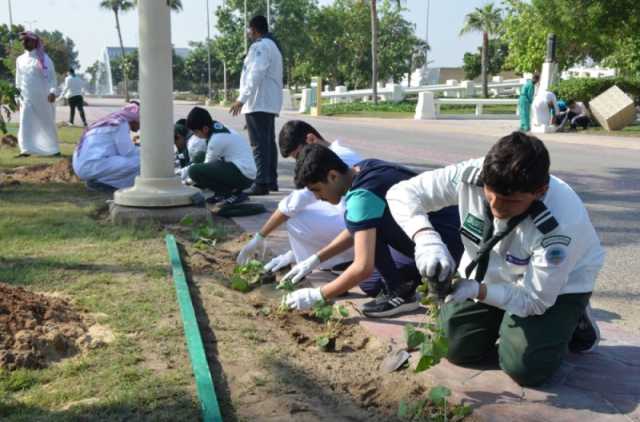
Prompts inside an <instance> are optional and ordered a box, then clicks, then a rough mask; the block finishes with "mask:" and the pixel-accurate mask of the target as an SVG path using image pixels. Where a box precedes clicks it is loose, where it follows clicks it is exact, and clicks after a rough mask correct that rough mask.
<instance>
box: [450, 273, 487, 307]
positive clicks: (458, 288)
mask: <svg viewBox="0 0 640 422" xmlns="http://www.w3.org/2000/svg"><path fill="white" fill-rule="evenodd" d="M452 287H453V292H452V293H450V294H448V295H447V297H446V298H445V299H444V303H449V302H454V303H461V302H464V301H465V300H467V299H476V298H477V297H478V294H480V283H478V282H477V281H475V280H469V279H466V278H463V279H460V280H459V281H456V282H455V283H454V284H453V286H452Z"/></svg>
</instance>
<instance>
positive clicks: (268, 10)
mask: <svg viewBox="0 0 640 422" xmlns="http://www.w3.org/2000/svg"><path fill="white" fill-rule="evenodd" d="M267 25H268V26H269V30H271V1H270V0H267Z"/></svg>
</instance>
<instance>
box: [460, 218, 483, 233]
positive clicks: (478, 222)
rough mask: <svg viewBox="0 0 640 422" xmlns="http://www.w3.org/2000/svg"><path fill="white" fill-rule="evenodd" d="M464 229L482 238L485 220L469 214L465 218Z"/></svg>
mask: <svg viewBox="0 0 640 422" xmlns="http://www.w3.org/2000/svg"><path fill="white" fill-rule="evenodd" d="M462 227H464V228H465V229H467V230H469V231H470V232H471V233H473V234H475V235H477V236H479V237H480V238H482V233H483V231H484V220H483V219H481V218H478V217H476V216H475V215H473V214H467V216H466V217H465V218H464V222H463V223H462Z"/></svg>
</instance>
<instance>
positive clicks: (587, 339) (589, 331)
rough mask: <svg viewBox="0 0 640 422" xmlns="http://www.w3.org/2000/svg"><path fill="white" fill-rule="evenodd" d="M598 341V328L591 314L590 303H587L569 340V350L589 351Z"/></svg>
mask: <svg viewBox="0 0 640 422" xmlns="http://www.w3.org/2000/svg"><path fill="white" fill-rule="evenodd" d="M599 342H600V329H598V325H597V324H596V320H595V319H594V318H593V315H592V314H591V305H587V307H586V308H585V309H584V312H583V313H582V316H581V317H580V319H579V320H578V326H577V327H576V330H575V331H574V332H573V336H572V337H571V340H570V341H569V350H570V351H571V352H573V353H589V352H591V351H592V350H593V349H595V348H596V346H597V345H598V343H599Z"/></svg>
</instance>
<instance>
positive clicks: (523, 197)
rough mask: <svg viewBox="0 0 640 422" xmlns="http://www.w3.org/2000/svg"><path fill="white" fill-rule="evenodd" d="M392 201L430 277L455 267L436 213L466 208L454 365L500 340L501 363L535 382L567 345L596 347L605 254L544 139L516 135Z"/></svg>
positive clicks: (449, 305) (446, 309) (448, 321)
mask: <svg viewBox="0 0 640 422" xmlns="http://www.w3.org/2000/svg"><path fill="white" fill-rule="evenodd" d="M387 201H388V203H389V207H390V210H391V213H392V215H393V217H394V219H395V220H396V221H397V222H398V224H399V225H400V226H401V227H402V229H403V230H404V231H405V232H406V233H407V235H408V236H410V237H411V238H412V239H413V240H414V241H415V242H416V263H417V266H418V269H419V271H420V272H421V273H422V274H423V275H424V276H426V275H433V273H435V271H436V268H437V267H440V268H444V269H445V271H446V269H448V268H451V269H453V265H451V263H450V262H449V261H448V260H449V258H448V254H446V253H444V251H446V249H445V246H444V244H443V243H442V242H441V241H440V240H439V237H438V236H437V234H436V233H435V232H434V231H433V229H432V227H431V223H430V222H429V219H428V218H427V212H428V211H431V210H434V209H439V208H442V207H445V206H449V205H455V204H457V205H459V207H460V219H461V229H460V232H461V234H462V240H463V243H464V247H465V252H464V255H463V257H462V260H461V262H460V266H459V273H460V275H461V276H462V277H464V278H463V279H461V280H459V281H458V282H457V283H455V284H454V286H453V291H452V292H451V294H449V296H447V298H446V300H445V305H444V306H443V308H442V312H441V317H442V323H443V326H444V329H445V332H446V333H447V336H448V338H449V356H448V358H449V360H450V361H451V362H453V363H456V364H468V363H473V362H477V361H480V360H482V359H483V358H484V357H485V356H486V355H487V353H488V352H489V351H490V350H491V349H492V348H494V347H495V343H496V340H497V339H498V338H500V343H499V346H498V352H499V356H500V366H501V368H502V369H503V370H504V371H505V372H506V373H507V374H508V375H509V376H511V377H512V378H513V379H514V380H515V381H516V382H518V383H519V384H521V385H526V386H533V385H539V384H541V383H543V382H544V381H546V380H547V379H549V377H550V376H551V375H552V374H553V373H554V372H555V370H556V369H557V368H558V367H559V366H560V363H561V361H562V359H563V358H564V355H565V354H566V352H567V349H569V350H571V351H572V352H586V351H590V350H592V349H593V348H594V347H595V346H596V344H597V342H598V340H599V333H598V329H597V326H596V325H595V322H594V321H593V320H592V318H591V315H590V312H589V310H590V308H589V298H590V297H591V292H592V291H593V287H594V285H595V281H596V276H597V274H598V271H599V270H600V268H601V267H602V264H603V261H604V251H603V249H602V247H601V246H600V241H599V239H598V236H597V234H596V232H595V229H594V228H593V225H592V224H591V221H590V219H589V215H588V214H587V211H586V209H585V207H584V205H583V203H582V201H581V200H580V198H579V197H578V195H577V194H576V193H575V192H574V191H573V189H571V187H570V186H569V185H567V184H566V183H565V182H563V181H562V180H560V179H558V178H557V177H554V176H550V175H549V153H548V151H547V149H546V148H545V146H544V144H543V143H542V142H541V141H540V140H538V139H537V138H535V137H530V136H527V135H525V134H524V133H521V132H514V133H512V134H511V135H508V136H506V137H504V138H502V139H501V140H500V141H498V143H496V144H495V145H494V146H493V147H492V148H491V150H490V151H489V153H488V154H487V156H486V157H485V158H484V159H477V160H470V161H466V162H463V163H460V164H458V165H452V166H448V167H445V168H443V169H439V170H435V171H430V172H425V173H423V174H421V175H419V176H416V177H414V178H412V179H409V180H407V181H403V182H401V183H399V184H397V185H396V186H394V187H393V188H391V189H390V190H389V192H388V193H387ZM434 257H435V258H434Z"/></svg>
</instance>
